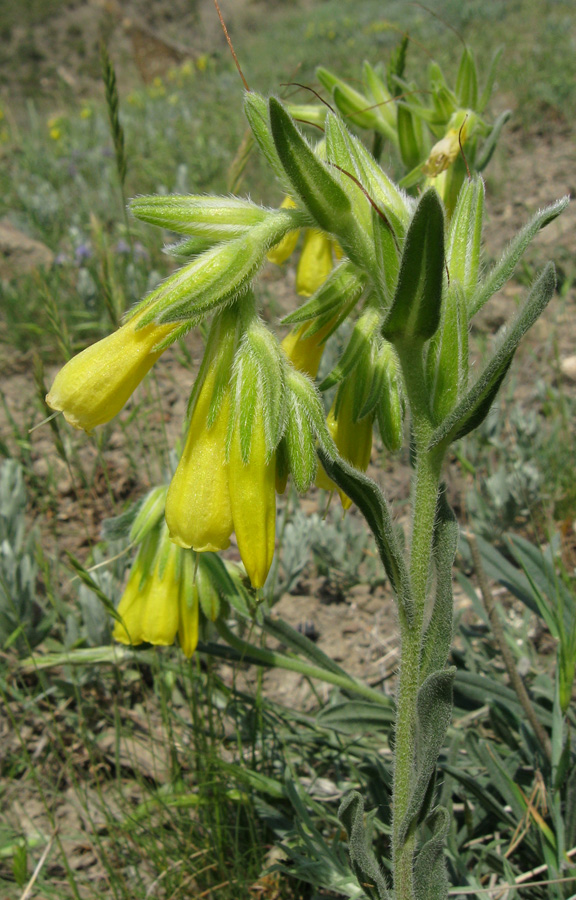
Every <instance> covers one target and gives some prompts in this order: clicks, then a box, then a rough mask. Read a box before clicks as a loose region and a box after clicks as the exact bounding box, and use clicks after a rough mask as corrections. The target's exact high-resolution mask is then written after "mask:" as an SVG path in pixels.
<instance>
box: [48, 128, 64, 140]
mask: <svg viewBox="0 0 576 900" xmlns="http://www.w3.org/2000/svg"><path fill="white" fill-rule="evenodd" d="M50 137H51V138H52V140H53V141H59V140H60V138H61V137H62V132H61V130H60V129H59V128H51V129H50Z"/></svg>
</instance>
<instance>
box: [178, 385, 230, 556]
mask: <svg viewBox="0 0 576 900" xmlns="http://www.w3.org/2000/svg"><path fill="white" fill-rule="evenodd" d="M214 380H215V371H214V370H212V371H211V372H209V373H208V375H207V377H206V379H205V381H204V384H203V385H202V387H201V389H200V392H199V394H198V398H197V400H196V404H195V406H194V411H193V413H192V417H191V419H190V426H189V428H188V435H187V438H186V444H185V447H184V452H183V453H182V456H181V457H180V461H179V463H178V467H177V469H176V472H175V473H174V477H173V478H172V481H171V483H170V487H169V489H168V496H167V498H166V522H167V525H168V528H169V530H170V537H171V538H172V540H173V541H174V542H175V543H176V544H178V545H179V546H180V547H192V549H193V550H197V551H199V552H201V551H205V550H214V551H216V550H224V549H226V547H228V546H229V544H230V535H231V533H232V530H233V521H232V511H231V506H230V492H229V490H228V464H227V462H226V434H227V429H228V410H229V406H230V400H229V397H228V395H226V396H225V397H224V398H223V400H222V405H221V408H220V410H219V412H218V415H217V416H216V420H215V421H214V423H213V424H212V427H211V428H208V422H207V420H208V411H209V409H210V402H211V399H212V392H213V388H214Z"/></svg>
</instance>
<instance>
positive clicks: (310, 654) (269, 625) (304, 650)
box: [262, 615, 350, 678]
mask: <svg viewBox="0 0 576 900" xmlns="http://www.w3.org/2000/svg"><path fill="white" fill-rule="evenodd" d="M262 627H263V628H264V631H265V632H266V633H267V634H269V635H270V636H271V637H273V638H276V640H277V641H280V643H282V644H285V645H286V646H287V647H289V648H290V650H292V651H293V652H294V653H297V654H298V655H299V656H305V657H306V658H307V659H309V660H310V661H311V662H313V663H314V664H315V665H317V666H319V667H320V668H321V669H326V670H327V671H328V672H334V673H335V674H336V675H343V676H344V677H346V678H349V677H350V676H349V675H348V673H347V672H345V671H344V669H343V668H342V667H341V666H339V665H338V663H336V662H334V660H333V659H332V658H331V657H330V656H327V655H326V653H324V652H323V651H322V650H321V649H320V648H319V647H318V646H317V645H316V644H315V643H314V642H313V641H311V640H309V638H307V637H306V635H304V634H301V632H299V631H296V629H295V628H292V626H291V625H289V624H288V622H285V621H284V619H280V618H278V617H274V618H272V617H271V616H266V615H265V616H264V618H263V623H262Z"/></svg>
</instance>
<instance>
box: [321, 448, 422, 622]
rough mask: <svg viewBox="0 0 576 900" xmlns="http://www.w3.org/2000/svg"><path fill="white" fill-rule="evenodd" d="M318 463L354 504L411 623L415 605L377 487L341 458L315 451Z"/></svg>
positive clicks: (405, 570)
mask: <svg viewBox="0 0 576 900" xmlns="http://www.w3.org/2000/svg"><path fill="white" fill-rule="evenodd" d="M318 456H319V457H320V462H321V463H322V465H323V466H324V469H325V470H326V473H327V475H328V477H329V478H331V479H332V481H334V483H335V484H337V485H338V487H339V488H340V489H341V490H342V491H344V493H345V494H347V495H348V497H350V499H351V500H352V502H353V503H355V504H356V506H357V507H358V509H359V510H360V512H361V513H362V515H363V516H364V518H365V519H366V522H367V523H368V526H369V528H370V530H371V531H372V534H373V535H374V538H375V540H376V545H377V547H378V552H379V553H380V558H381V559H382V563H383V565H384V568H385V570H386V574H387V575H388V578H389V579H390V584H391V585H392V587H393V589H394V591H395V592H396V595H397V597H398V603H399V607H400V611H401V613H403V614H404V615H405V616H406V618H407V619H408V620H409V621H410V620H411V619H412V616H413V609H414V604H413V600H412V596H411V588H410V580H409V576H408V570H407V568H406V562H405V560H404V557H403V555H402V551H401V549H400V546H399V544H398V539H397V537H396V533H395V531H394V526H393V524H392V517H391V515H390V509H389V507H388V504H387V503H386V500H385V498H384V495H383V494H382V491H381V490H380V488H379V487H378V485H377V484H376V483H375V482H374V481H372V479H371V478H368V476H367V475H364V474H362V473H361V472H359V471H358V470H357V469H355V468H354V467H353V466H351V465H349V463H347V462H345V461H344V460H343V459H341V458H340V457H337V458H335V459H330V457H329V456H328V454H327V453H326V452H325V451H324V450H323V449H322V448H319V449H318Z"/></svg>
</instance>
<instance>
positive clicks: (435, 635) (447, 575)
mask: <svg viewBox="0 0 576 900" xmlns="http://www.w3.org/2000/svg"><path fill="white" fill-rule="evenodd" d="M457 546H458V522H457V521H456V516H455V515H454V513H453V512H452V510H451V508H450V505H449V503H448V501H447V499H446V493H445V490H442V491H441V493H440V495H439V497H438V507H437V510H436V521H435V522H434V544H433V549H432V561H433V565H434V571H435V575H436V585H435V590H434V606H433V608H432V615H431V616H430V622H429V624H428V627H427V629H426V631H425V632H424V637H423V640H422V662H421V668H420V671H421V680H422V681H424V680H425V679H426V678H427V677H428V675H431V674H432V672H436V671H439V670H441V669H443V668H444V666H445V665H446V660H447V659H448V654H449V653H450V645H451V643H452V615H453V606H454V601H453V595H452V563H453V562H454V557H455V555H456V548H457Z"/></svg>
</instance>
